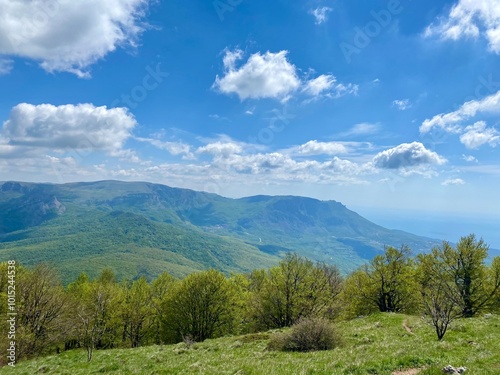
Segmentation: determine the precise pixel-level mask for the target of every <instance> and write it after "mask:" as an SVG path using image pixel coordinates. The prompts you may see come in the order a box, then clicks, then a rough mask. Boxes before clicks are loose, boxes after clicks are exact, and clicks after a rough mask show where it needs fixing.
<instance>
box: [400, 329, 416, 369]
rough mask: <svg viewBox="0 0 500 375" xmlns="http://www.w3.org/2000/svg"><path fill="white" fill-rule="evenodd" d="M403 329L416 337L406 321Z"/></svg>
mask: <svg viewBox="0 0 500 375" xmlns="http://www.w3.org/2000/svg"><path fill="white" fill-rule="evenodd" d="M403 328H404V329H405V330H406V332H408V333H409V334H411V335H414V333H413V331H412V330H411V328H410V327H408V325H407V324H406V320H404V321H403ZM402 374H405V375H406V373H402ZM415 374H416V372H415Z"/></svg>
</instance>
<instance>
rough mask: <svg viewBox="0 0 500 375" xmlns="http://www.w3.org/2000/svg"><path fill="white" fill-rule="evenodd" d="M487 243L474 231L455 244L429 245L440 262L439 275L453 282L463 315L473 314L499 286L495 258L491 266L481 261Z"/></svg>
mask: <svg viewBox="0 0 500 375" xmlns="http://www.w3.org/2000/svg"><path fill="white" fill-rule="evenodd" d="M488 249H489V246H488V245H487V244H485V242H484V241H483V240H482V239H480V240H477V239H476V237H475V235H474V234H471V235H469V236H466V237H462V238H460V241H459V242H458V244H457V246H456V248H454V247H453V246H451V245H450V244H449V243H448V242H443V244H442V246H441V247H439V248H435V249H433V254H434V256H435V257H436V259H437V260H438V261H439V262H442V263H443V273H442V277H445V278H446V279H447V280H448V281H451V282H453V285H454V288H455V291H456V293H453V294H452V296H454V298H456V301H455V302H456V303H457V304H458V305H459V306H460V308H461V310H462V316H463V317H473V316H474V315H476V314H477V313H478V312H479V311H482V310H485V309H488V308H490V307H491V305H492V304H493V303H494V299H495V296H496V294H497V292H498V290H499V289H500V271H499V266H498V261H497V260H495V262H494V264H493V266H492V267H490V268H488V267H487V266H486V265H485V260H486V258H487V256H488Z"/></svg>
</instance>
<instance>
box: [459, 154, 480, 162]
mask: <svg viewBox="0 0 500 375" xmlns="http://www.w3.org/2000/svg"><path fill="white" fill-rule="evenodd" d="M462 159H463V160H465V161H466V162H468V163H477V162H478V160H477V159H476V158H475V157H474V156H472V155H462Z"/></svg>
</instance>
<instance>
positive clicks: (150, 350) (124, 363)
mask: <svg viewBox="0 0 500 375" xmlns="http://www.w3.org/2000/svg"><path fill="white" fill-rule="evenodd" d="M336 327H337V329H338V331H339V332H340V333H341V335H342V337H343V344H342V346H340V347H338V348H336V349H334V350H330V351H321V352H309V353H288V352H274V351H269V350H267V344H268V341H269V337H270V335H272V334H273V332H266V333H258V334H249V335H243V336H235V337H224V338H219V339H214V340H207V341H205V342H201V343H195V344H193V345H191V346H188V345H186V344H185V343H180V344H176V345H165V346H149V347H141V348H136V349H113V350H102V351H96V352H95V353H94V358H93V360H92V362H90V363H87V362H86V354H85V351H84V350H83V349H81V350H73V351H68V352H62V353H61V354H58V355H52V356H48V357H43V358H37V359H35V360H30V361H24V362H20V363H18V364H17V366H16V368H15V369H12V368H9V367H4V368H1V369H0V374H14V373H15V374H26V375H28V374H29V375H31V374H41V373H43V374H72V375H80V374H81V375H87V374H101V373H106V374H108V373H109V374H120V375H122V374H123V375H126V374H151V375H153V374H158V375H160V374H204V375H224V374H227V375H260V374H265V375H290V374H297V375H302V374H303V375H312V374H317V375H323V374H324V375H326V374H329V375H334V374H353V375H354V374H359V375H361V374H379V375H392V374H395V375H411V374H422V375H425V374H427V375H431V374H436V375H437V374H442V371H441V369H442V368H443V367H444V366H446V365H448V364H451V365H453V366H455V367H458V366H466V367H467V368H468V371H467V372H466V374H467V375H474V374H477V375H498V374H500V350H499V348H500V317H499V316H497V315H493V316H483V317H478V318H472V319H459V320H457V321H455V322H454V323H453V324H452V326H451V328H450V330H449V332H448V333H447V334H446V336H445V338H444V339H443V340H442V341H441V342H438V341H437V340H436V335H435V333H434V331H433V327H432V326H430V325H428V324H427V323H426V322H425V321H423V320H422V319H421V318H419V317H415V316H408V315H402V314H391V313H378V314H374V315H371V316H368V317H362V318H357V319H354V320H351V321H342V322H338V323H336Z"/></svg>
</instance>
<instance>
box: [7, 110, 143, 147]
mask: <svg viewBox="0 0 500 375" xmlns="http://www.w3.org/2000/svg"><path fill="white" fill-rule="evenodd" d="M136 124H137V122H136V120H135V118H134V117H133V116H132V114H130V113H129V112H128V110H127V109H126V108H110V109H108V108H106V107H105V106H103V107H95V106H94V105H92V104H78V105H71V104H68V105H61V106H54V105H52V104H40V105H32V104H27V103H21V104H18V105H16V106H15V107H14V108H12V110H11V113H10V116H9V119H8V120H7V121H5V122H4V123H3V131H2V135H3V136H4V137H5V138H7V139H8V143H9V145H11V146H26V147H35V148H48V149H53V150H63V151H64V150H79V149H85V150H97V151H106V152H108V153H116V152H117V151H119V150H120V149H121V148H122V147H123V145H124V143H125V141H126V140H127V139H128V138H129V137H130V136H131V131H132V129H133V128H134V127H135V126H136Z"/></svg>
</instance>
